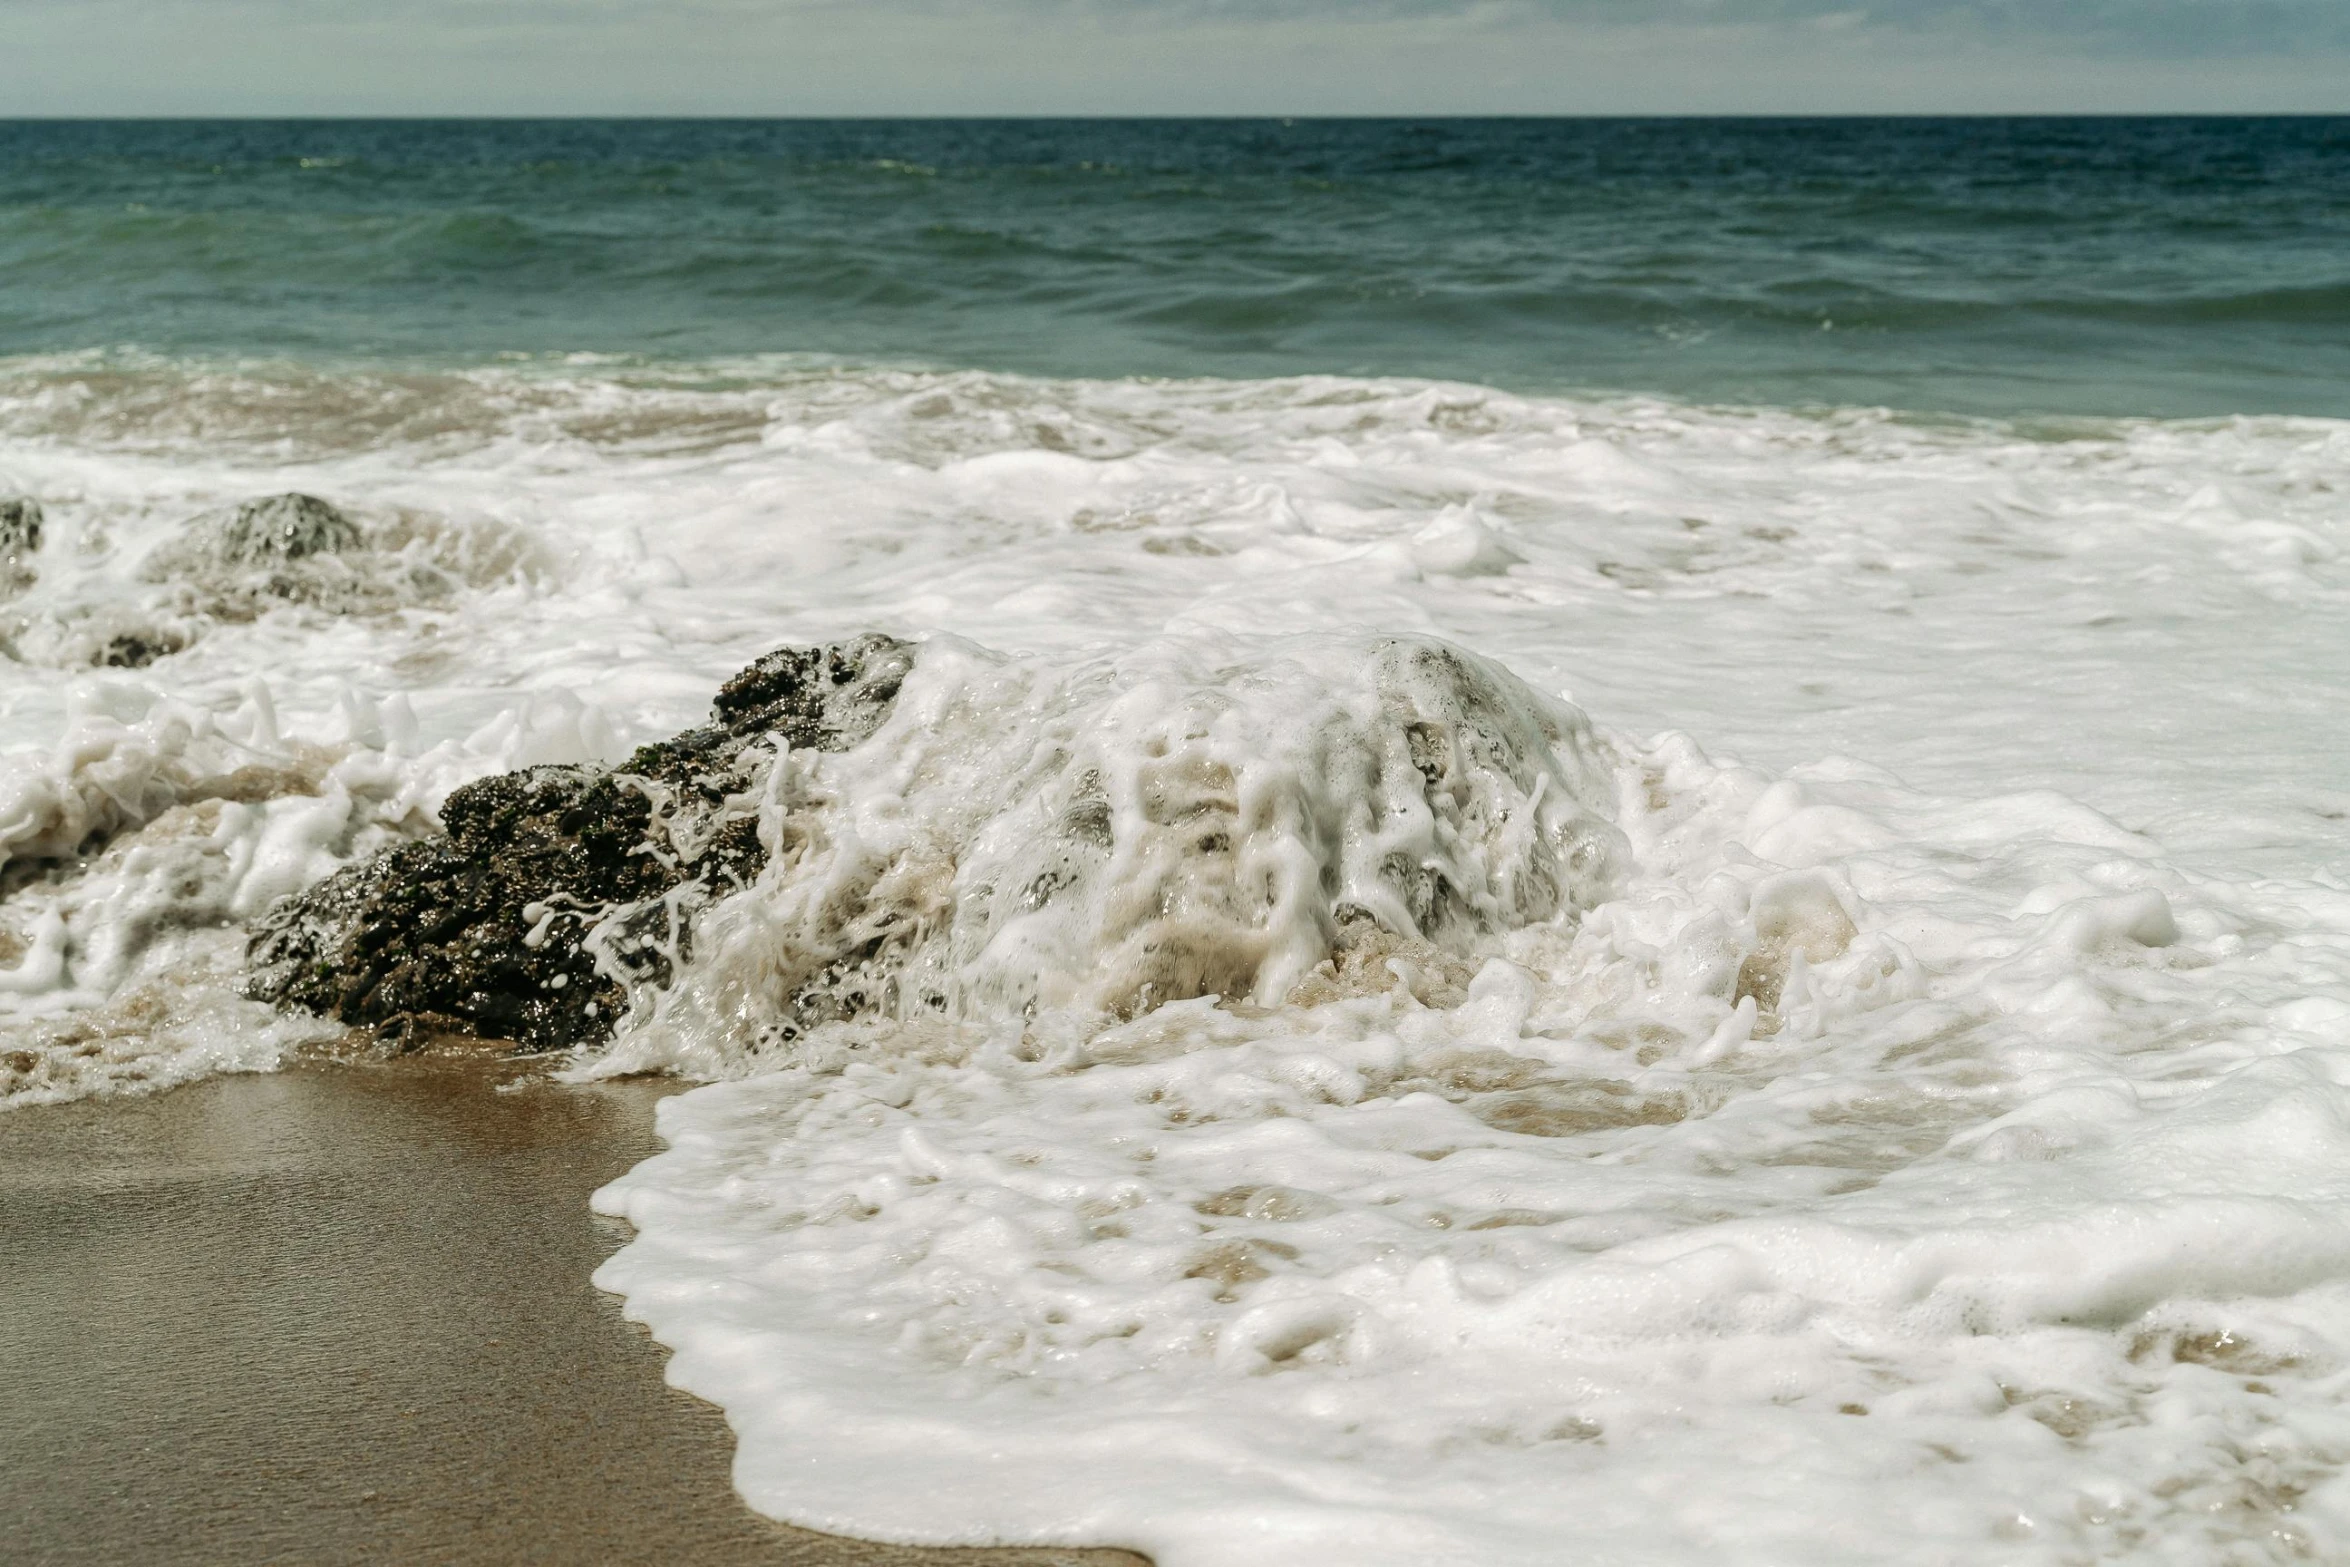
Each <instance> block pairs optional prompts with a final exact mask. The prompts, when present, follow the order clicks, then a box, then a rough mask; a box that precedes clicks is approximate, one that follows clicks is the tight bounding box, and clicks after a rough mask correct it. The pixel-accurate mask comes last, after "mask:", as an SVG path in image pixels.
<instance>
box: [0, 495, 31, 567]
mask: <svg viewBox="0 0 2350 1567" xmlns="http://www.w3.org/2000/svg"><path fill="white" fill-rule="evenodd" d="M40 547H41V503H40V502H39V501H37V500H34V499H33V498H32V497H31V496H29V495H8V496H0V560H21V559H22V558H24V557H25V556H27V555H30V554H31V553H33V551H35V550H37V549H39V548H40Z"/></svg>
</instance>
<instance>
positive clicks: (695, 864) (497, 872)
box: [248, 635, 913, 1050]
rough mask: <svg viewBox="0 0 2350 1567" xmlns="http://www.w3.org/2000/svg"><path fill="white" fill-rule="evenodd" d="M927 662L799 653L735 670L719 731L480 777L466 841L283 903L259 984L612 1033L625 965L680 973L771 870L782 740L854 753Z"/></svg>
mask: <svg viewBox="0 0 2350 1567" xmlns="http://www.w3.org/2000/svg"><path fill="white" fill-rule="evenodd" d="M912 667H913V649H912V647H911V646H910V645H908V644H906V643H903V642H900V641H898V640H896V639H895V638H892V637H885V636H873V635H869V636H864V637H859V638H857V639H855V640H853V641H849V642H840V643H832V644H828V645H825V646H822V647H815V648H784V649H781V650H779V651H777V652H774V653H771V654H769V655H767V657H765V658H763V659H761V660H760V661H759V662H758V663H756V664H754V665H752V666H751V667H750V668H748V669H746V670H744V671H743V672H742V673H740V674H738V675H737V676H735V677H734V679H732V680H730V681H728V682H727V684H726V686H725V687H724V688H723V689H722V690H721V691H720V692H719V694H718V699H717V702H716V704H715V708H714V711H713V714H712V721H711V722H710V723H709V724H708V725H705V726H703V727H701V728H697V729H690V730H687V731H686V732H685V733H683V734H680V735H678V736H676V737H675V738H673V739H670V740H665V741H662V742H660V743H658V744H655V745H649V746H645V747H643V748H641V749H639V750H638V751H637V752H636V754H635V755H633V756H631V757H630V758H629V759H628V760H627V761H626V762H624V763H622V764H621V765H620V766H619V767H618V768H615V769H613V770H611V771H603V770H600V769H597V768H593V767H532V768H526V769H524V770H522V771H520V772H514V773H506V774H502V775H500V776H498V777H494V778H485V779H482V780H480V781H479V782H476V783H473V784H469V785H467V786H466V787H464V788H462V789H459V790H457V791H456V792H455V793H453V794H452V795H450V796H449V798H448V801H447V803H446V804H445V805H444V806H443V807H442V809H441V820H442V822H443V824H444V825H445V826H446V827H447V829H448V835H447V836H446V837H443V838H437V839H432V840H429V841H425V842H420V843H409V844H402V845H400V846H398V847H396V848H393V849H389V850H386V851H385V852H384V853H382V854H380V855H378V856H376V857H375V858H374V859H371V860H367V861H364V862H362V863H360V864H357V865H353V866H350V867H348V868H347V869H345V870H343V871H342V872H340V873H338V874H337V875H335V876H333V877H331V878H329V879H328V880H327V881H325V882H323V883H321V884H319V885H318V886H316V887H314V888H312V889H310V890H309V891H307V892H304V893H300V894H298V895H296V896H294V897H292V898H288V899H286V900H284V901H282V902H281V903H279V904H278V905H277V906H276V907H275V908H273V909H272V910H271V911H270V912H269V914H268V915H266V916H265V917H264V918H263V920H262V922H261V923H260V925H259V926H258V927H257V928H256V930H255V931H254V933H253V937H252V944H251V948H250V954H249V960H250V978H249V983H248V989H249V991H250V993H251V994H252V995H254V996H255V997H257V998H259V999H261V1000H265V1001H272V1002H276V1003H279V1004H281V1005H287V1006H297V1007H302V1008H306V1009H308V1010H310V1011H313V1012H318V1013H321V1014H324V1015H326V1016H328V1017H333V1018H337V1019H340V1020H342V1021H344V1022H348V1023H352V1024H358V1025H372V1026H377V1027H384V1028H387V1030H393V1031H397V1032H399V1033H400V1034H402V1035H409V1034H414V1033H416V1032H420V1031H421V1032H426V1033H430V1032H442V1031H445V1032H461V1033H472V1034H477V1035H483V1036H487V1037H493V1038H499V1039H509V1040H512V1041H514V1042H515V1043H517V1044H518V1045H520V1046H522V1047H523V1048H525V1049H530V1050H551V1049H558V1048H561V1047H564V1046H567V1045H573V1044H579V1043H583V1042H592V1041H595V1040H599V1039H602V1038H603V1037H605V1036H606V1035H607V1034H609V1033H610V1031H611V1028H612V1025H613V1022H614V1021H615V1019H616V1017H617V1015H618V1013H619V1011H620V1010H621V1008H622V1007H623V1006H624V1005H625V995H624V991H623V988H622V986H621V984H620V983H619V981H618V980H617V979H616V978H615V974H616V973H618V974H626V975H629V976H631V977H644V978H648V979H653V980H656V981H658V980H661V979H664V978H666V976H667V972H668V969H669V966H670V964H671V963H672V962H673V961H675V960H676V959H678V958H680V957H682V956H684V955H685V952H686V950H687V945H688V943H689V942H690V940H691V923H692V917H693V915H694V914H695V912H696V911H697V910H698V909H700V908H701V907H702V906H703V905H705V904H706V903H708V902H709V901H710V900H711V899H712V898H713V897H716V896H719V895H722V894H723V893H725V892H727V891H730V890H732V889H733V888H734V887H736V886H739V885H741V884H743V883H745V882H747V881H748V880H749V879H750V878H751V877H753V876H755V875H756V874H757V873H758V871H759V869H760V867H761V866H762V865H763V864H765V862H766V849H765V847H764V846H763V845H762V844H761V842H760V839H759V834H758V801H757V788H758V784H759V779H760V775H761V773H762V771H763V769H764V767H765V765H766V764H767V762H768V760H769V759H771V757H772V755H773V752H772V750H771V749H770V747H769V745H768V744H767V742H768V741H769V740H770V738H771V737H780V738H781V739H783V740H785V741H788V742H789V743H790V744H791V745H792V746H794V747H806V748H813V749H818V750H828V751H840V750H847V749H849V748H850V747H853V746H855V745H856V744H857V743H859V742H860V741H862V740H864V739H865V738H867V737H868V736H870V735H871V734H872V733H873V732H874V731H875V730H876V729H877V728H879V727H880V725H881V723H882V721H883V720H884V719H886V718H887V717H888V716H889V712H890V709H891V707H892V706H893V705H894V704H895V702H896V699H897V693H898V688H899V686H900V685H901V684H902V683H903V681H904V679H905V677H906V674H907V672H908V671H909V670H910V669H911V668H912ZM599 959H600V960H601V961H599Z"/></svg>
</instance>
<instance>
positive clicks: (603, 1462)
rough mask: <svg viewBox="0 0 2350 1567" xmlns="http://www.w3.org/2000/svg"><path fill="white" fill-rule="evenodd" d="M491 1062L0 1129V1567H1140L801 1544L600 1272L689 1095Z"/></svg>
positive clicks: (374, 1072) (69, 1111) (160, 1099)
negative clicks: (762, 1504) (649, 1164)
mask: <svg viewBox="0 0 2350 1567" xmlns="http://www.w3.org/2000/svg"><path fill="white" fill-rule="evenodd" d="M517 1076H518V1074H517V1073H516V1071H515V1069H514V1068H512V1067H511V1066H508V1065H505V1064H502V1063H486V1062H482V1061H478V1060H469V1059H464V1058H440V1059H429V1060H422V1061H415V1060H411V1061H406V1062H398V1063H384V1064H355V1065H310V1066H302V1067H297V1068H294V1069H291V1070H289V1071H286V1072H283V1073H279V1074H275V1075H271V1076H262V1077H234V1078H222V1079H216V1080H214V1081H211V1082H205V1083H198V1084H195V1085H193V1086H191V1087H187V1088H182V1089H179V1090H176V1091H174V1092H171V1093H167V1094H163V1095H159V1096H156V1097H153V1098H147V1099H136V1100H125V1101H114V1102H107V1103H86V1104H78V1105H66V1106H62V1107H57V1108H50V1109H38V1110H25V1111H17V1112H12V1113H9V1114H6V1115H0V1390H4V1391H0V1537H4V1538H5V1542H6V1543H5V1545H4V1546H0V1555H4V1556H5V1557H6V1558H7V1559H8V1560H9V1561H11V1562H22V1563H36V1562H37V1563H65V1562H107V1563H124V1562H138V1563H170V1562H208V1563H209V1562H266V1561H299V1562H344V1561H397V1562H449V1563H472V1562H484V1563H487V1562H499V1563H504V1562H540V1561H544V1562H605V1561H611V1562H623V1561H624V1562H644V1561H654V1560H659V1561H671V1562H680V1563H727V1564H733V1563H744V1564H749V1563H789V1564H793V1567H834V1564H837V1567H851V1564H855V1567H916V1564H922V1567H983V1564H984V1567H1048V1564H1050V1567H1079V1564H1083V1567H1144V1564H1142V1562H1141V1559H1140V1558H1138V1557H1133V1556H1128V1555H1126V1554H1125V1553H1123V1552H1081V1551H1067V1550H1006V1551H954V1552H947V1551H910V1550H903V1549H893V1548H888V1547H880V1546H873V1545H867V1544H863V1543H861V1542H857V1541H847V1540H837V1539H833V1538H830V1537H828V1536H823V1535H816V1534H810V1533H806V1532H804V1531H800V1530H794V1529H787V1528H785V1527H783V1526H781V1525H778V1524H774V1523H771V1522H769V1521H767V1520H765V1519H762V1518H759V1517H757V1516H756V1515H754V1514H752V1513H751V1512H750V1511H749V1510H748V1509H747V1508H745V1507H744V1506H743V1505H742V1503H741V1501H740V1500H739V1499H738V1498H737V1497H736V1496H735V1494H734V1491H733V1489H732V1487H731V1486H730V1485H729V1484H728V1481H727V1466H728V1464H729V1463H730V1461H731V1460H732V1457H733V1447H734V1444H733V1440H732V1436H731V1434H730V1433H729V1432H728V1431H727V1429H726V1425H725V1422H724V1420H723V1419H722V1418H721V1417H720V1415H719V1414H718V1412H717V1411H716V1410H715V1409H713V1408H712V1407H711V1406H709V1405H707V1404H703V1403H701V1402H700V1401H698V1400H696V1399H693V1398H690V1397H688V1396H687V1395H685V1394H683V1393H680V1392H677V1391H676V1390H674V1389H672V1388H670V1387H668V1386H666V1385H665V1384H664V1383H663V1382H662V1380H661V1366H662V1361H663V1358H664V1354H663V1351H662V1350H661V1349H660V1347H659V1346H658V1345H656V1344H654V1343H653V1342H652V1340H651V1339H650V1338H648V1337H647V1336H646V1335H645V1333H644V1332H643V1330H641V1329H639V1328H637V1327H636V1326H634V1325H633V1324H631V1323H628V1322H625V1321H623V1320H622V1319H621V1316H620V1309H619V1303H618V1301H616V1300H614V1299H613V1298H612V1297H610V1296H606V1295H603V1294H601V1293H599V1292H598V1291H596V1290H595V1289H594V1288H592V1287H591V1286H590V1285H589V1284H588V1282H587V1281H588V1275H589V1273H590V1272H591V1271H592V1270H593V1269H594V1268H595V1266H596V1264H597V1263H598V1262H600V1261H601V1260H602V1259H603V1258H604V1257H605V1256H607V1255H609V1254H610V1253H611V1252H612V1251H613V1250H614V1249H615V1248H616V1247H618V1246H619V1244H620V1243H621V1242H622V1241H623V1240H624V1239H625V1238H626V1227H625V1226H623V1225H620V1224H618V1223H616V1222H613V1221H608V1220H601V1219H597V1218H595V1217H594V1216H592V1215H591V1214H589V1212H588V1210H587V1196H588V1193H589V1192H590V1191H592V1190H594V1189H595V1188H596V1187H597V1186H598V1185H600V1184H602V1183H603V1182H604V1181H606V1180H609V1179H610V1178H611V1177H613V1176H615V1175H617V1174H619V1173H620V1172H621V1171H622V1170H624V1169H626V1168H627V1167H628V1166H629V1165H631V1164H633V1163H634V1162H635V1161H637V1160H638V1159H640V1158H642V1157H644V1156H645V1155H646V1154H647V1153H650V1152H651V1151H652V1150H653V1149H654V1147H655V1146H656V1145H655V1143H654V1140H653V1137H652V1107H653V1104H654V1102H655V1101H656V1100H657V1099H658V1098H659V1097H660V1095H661V1093H662V1091H663V1090H662V1088H661V1087H659V1086H657V1085H651V1084H617V1085H606V1086H601V1087H596V1088H566V1087H562V1086H559V1085H554V1084H549V1083H545V1082H543V1081H535V1080H527V1081H523V1083H522V1086H519V1087H517V1088H515V1089H513V1090H512V1091H508V1092H503V1093H501V1092H497V1091H496V1087H497V1084H498V1082H499V1081H501V1080H514V1079H516V1078H517Z"/></svg>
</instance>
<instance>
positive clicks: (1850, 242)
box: [0, 119, 2350, 416]
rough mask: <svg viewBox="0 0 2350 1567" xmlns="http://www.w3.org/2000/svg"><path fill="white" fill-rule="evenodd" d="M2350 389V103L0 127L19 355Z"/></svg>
mask: <svg viewBox="0 0 2350 1567" xmlns="http://www.w3.org/2000/svg"><path fill="white" fill-rule="evenodd" d="M96 348H106V349H122V350H130V351H135V352H141V353H152V354H159V355H163V356H167V357H170V358H175V359H176V358H184V357H190V356H194V357H199V358H200V357H205V356H222V355H228V356H261V357H265V358H267V357H283V358H289V359H294V360H301V361H312V362H324V363H329V364H332V363H342V362H349V361H353V360H359V361H369V362H378V363H380V362H387V361H388V362H402V363H405V362H429V363H448V362H452V361H454V362H469V361H474V360H479V359H482V358H485V357H492V356H498V355H512V354H526V355H530V354H547V353H563V352H572V351H583V350H584V351H595V352H600V353H614V354H622V355H637V356H644V357H646V358H648V359H652V360H662V361H667V360H695V359H707V358H710V357H713V356H734V355H742V354H746V353H763V354H773V353H785V354H810V355H823V356H840V357H843V358H847V359H852V360H860V361H873V360H881V361H887V362H904V363H913V364H923V365H944V366H971V367H982V368H989V369H997V370H1006V371H1014V372H1021V373H1031V374H1043V375H1077V376H1129V375H1154V376H1195V375H1212V376H1231V377H1261V376H1267V375H1278V374H1287V373H1293V372H1302V371H1327V372H1339V373H1351V374H1383V375H1386V374H1392V375H1411V376H1432V377H1445V378H1455V379H1461V380H1468V381H1476V382H1483V383H1488V384H1493V385H1498V386H1504V387H1509V388H1513V389H1518V390H1528V391H1594V390H1599V391H1606V390H1638V391H1654V392H1659V393H1664V394H1668V395H1671V396H1675V397H1679V398H1685V399H1693V400H1698V401H1704V402H1727V403H1760V404H1778V405H1788V404H1796V405H1816V404H1888V405H1892V406H1896V407H1904V408H1916V409H1928V410H1948V411H1954V412H1964V413H1991V414H2007V413H2085V414H2149V415H2165V416H2198V415H2211V414H2222V413H2230V412H2301V413H2318V414H2335V415H2339V414H2345V413H2350V120H2341V119H2261V120H2221V119H1993V120H1941V119H1900V120H1852V119H1836V120H1711V121H1700V120H1655V121H1639V120H1610V121H1584V120H1502V121H1410V122H1406V121H1321V120H1301V121H1297V122H1295V123H1291V122H1288V121H1236V120H1198V121H1130V122H1046V121H1000V122H957V121H909V122H882V121H855V122H809V121H761V122H721V121H690V122H654V121H556V122H522V121H486V122H416V121H402V122H246V121H238V122H206V123H190V122H18V123H12V124H5V125H0V355H10V356H15V355H26V354H42V353H51V352H56V351H61V350H90V349H96Z"/></svg>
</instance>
